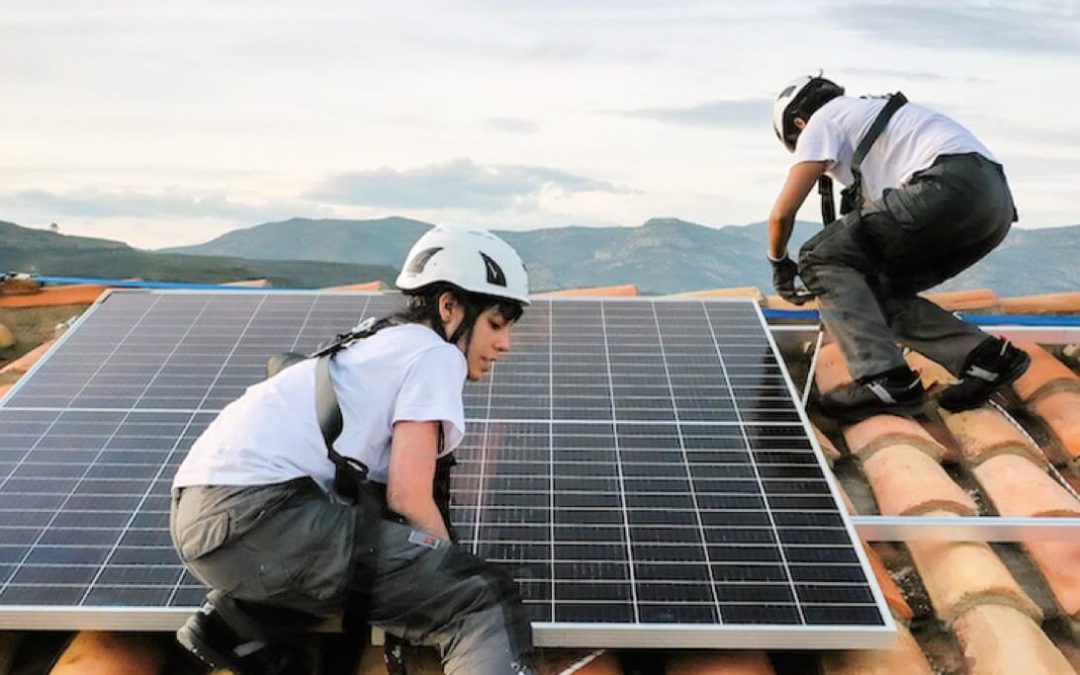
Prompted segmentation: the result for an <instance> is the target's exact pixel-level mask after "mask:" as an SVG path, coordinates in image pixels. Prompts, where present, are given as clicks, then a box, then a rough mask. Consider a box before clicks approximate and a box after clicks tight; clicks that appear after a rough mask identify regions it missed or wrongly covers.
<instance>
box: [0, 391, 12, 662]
mask: <svg viewBox="0 0 1080 675" xmlns="http://www.w3.org/2000/svg"><path fill="white" fill-rule="evenodd" d="M14 386H15V383H14V382H12V383H11V384H0V398H3V397H4V394H6V393H8V392H9V391H11V388H12V387H14ZM0 672H3V671H0Z"/></svg>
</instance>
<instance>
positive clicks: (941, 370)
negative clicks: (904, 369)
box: [905, 352, 957, 389]
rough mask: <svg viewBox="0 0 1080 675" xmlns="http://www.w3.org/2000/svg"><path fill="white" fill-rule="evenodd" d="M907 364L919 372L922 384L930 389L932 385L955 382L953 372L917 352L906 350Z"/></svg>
mask: <svg viewBox="0 0 1080 675" xmlns="http://www.w3.org/2000/svg"><path fill="white" fill-rule="evenodd" d="M905 358H906V359H907V362H908V365H909V366H910V367H911V369H912V370H914V371H915V372H917V373H919V377H921V378H922V383H923V386H924V387H926V388H927V389H930V388H931V387H933V386H934V385H938V384H940V385H950V384H953V383H955V382H957V379H956V378H955V377H953V374H952V373H950V372H949V371H948V370H946V369H945V366H943V365H941V364H940V363H938V362H937V361H933V360H931V359H929V358H927V357H925V356H923V355H922V354H920V353H918V352H908V353H907V354H906V355H905Z"/></svg>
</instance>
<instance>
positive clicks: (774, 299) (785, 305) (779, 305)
mask: <svg viewBox="0 0 1080 675" xmlns="http://www.w3.org/2000/svg"><path fill="white" fill-rule="evenodd" d="M765 306H766V307H768V308H769V309H789V310H795V311H809V310H812V309H817V308H818V304H817V300H811V301H809V302H807V303H806V304H805V305H796V304H795V303H792V302H788V301H787V300H785V299H783V298H781V297H780V296H779V295H770V296H768V297H767V298H765Z"/></svg>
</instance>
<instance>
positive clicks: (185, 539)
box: [177, 511, 230, 562]
mask: <svg viewBox="0 0 1080 675" xmlns="http://www.w3.org/2000/svg"><path fill="white" fill-rule="evenodd" d="M229 530H230V527H229V514H228V512H225V511H222V512H219V513H215V514H213V515H209V516H206V517H204V518H199V519H197V520H196V521H195V522H193V523H186V524H185V526H183V527H182V528H181V529H180V531H179V532H178V533H177V535H178V536H177V539H178V541H177V544H178V545H179V549H180V557H181V558H183V560H184V561H185V562H190V561H192V560H197V559H199V558H201V557H203V556H204V555H206V554H208V553H213V552H214V551H216V550H218V549H219V548H221V547H222V546H223V545H224V544H225V542H227V541H228V540H229Z"/></svg>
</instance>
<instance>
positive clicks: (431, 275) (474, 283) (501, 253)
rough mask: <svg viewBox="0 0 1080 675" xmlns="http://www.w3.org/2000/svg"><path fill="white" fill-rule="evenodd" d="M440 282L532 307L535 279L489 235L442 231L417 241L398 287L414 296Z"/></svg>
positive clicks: (510, 251)
mask: <svg viewBox="0 0 1080 675" xmlns="http://www.w3.org/2000/svg"><path fill="white" fill-rule="evenodd" d="M438 282H445V283H450V284H453V285H455V286H457V287H458V288H460V289H462V290H464V291H467V292H470V293H479V294H482V295H487V296H491V297H496V298H505V299H507V300H513V301H515V302H520V303H521V304H522V305H528V304H529V279H528V275H527V274H526V273H525V264H524V263H522V262H521V257H520V256H519V255H518V254H517V251H515V250H514V249H513V248H511V247H510V244H507V243H506V242H505V241H503V240H502V239H500V238H499V237H496V236H495V235H494V234H492V233H490V232H488V231H486V230H479V229H474V228H455V227H444V226H441V225H440V226H437V227H435V228H434V229H431V230H428V231H427V232H425V233H424V235H423V236H422V237H420V238H419V239H417V240H416V243H415V244H413V246H412V249H410V250H409V255H408V256H406V258H405V264H404V266H403V267H402V269H401V274H399V275H398V278H397V281H396V282H395V283H396V285H397V287H398V288H400V289H401V290H402V291H404V292H405V293H409V292H410V291H417V290H420V289H422V288H424V287H425V286H428V285H430V284H434V283H438Z"/></svg>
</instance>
